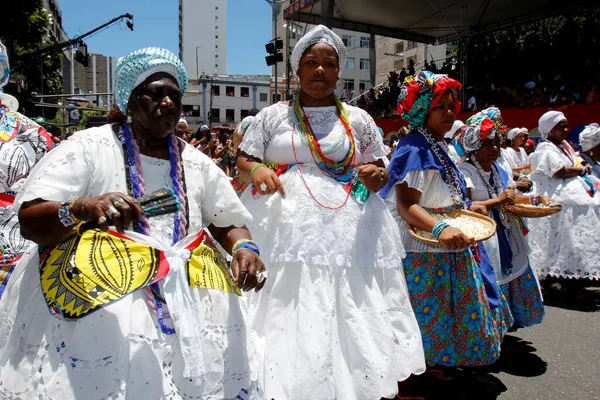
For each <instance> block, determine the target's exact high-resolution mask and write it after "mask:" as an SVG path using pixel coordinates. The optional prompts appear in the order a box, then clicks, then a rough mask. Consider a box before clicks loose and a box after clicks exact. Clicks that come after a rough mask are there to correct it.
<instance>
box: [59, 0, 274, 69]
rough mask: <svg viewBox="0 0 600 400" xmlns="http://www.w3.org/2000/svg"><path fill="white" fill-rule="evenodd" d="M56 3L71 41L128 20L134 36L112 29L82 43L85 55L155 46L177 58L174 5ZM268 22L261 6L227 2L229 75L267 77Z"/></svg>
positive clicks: (249, 0)
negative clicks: (118, 20)
mask: <svg viewBox="0 0 600 400" xmlns="http://www.w3.org/2000/svg"><path fill="white" fill-rule="evenodd" d="M58 3H59V6H60V8H61V10H62V16H63V28H64V29H65V31H66V32H67V35H68V36H69V37H70V38H73V36H76V35H80V34H82V33H85V32H88V31H91V30H92V29H94V28H96V27H97V26H100V25H102V24H104V23H106V22H108V21H110V20H111V19H113V18H115V17H118V16H119V15H121V14H126V13H130V14H133V16H134V31H133V32H131V31H130V30H129V29H128V28H127V27H126V26H125V23H124V22H122V23H119V24H116V25H113V26H111V27H110V28H108V29H105V30H103V31H100V32H98V33H96V34H94V36H92V37H90V38H88V39H85V42H86V44H87V46H88V52H92V53H101V54H104V55H106V56H114V57H117V58H118V57H122V56H124V55H126V54H128V53H129V52H131V51H133V50H136V49H140V48H143V47H149V46H156V47H164V48H166V49H169V50H171V51H172V52H174V53H175V54H179V2H178V1H177V0H87V1H81V0H58ZM271 21H272V20H271V6H270V5H269V4H267V2H266V1H264V0H228V3H227V41H228V43H227V73H228V74H249V75H250V74H267V75H268V74H270V73H271V68H270V67H267V65H266V64H265V55H266V51H265V43H267V42H268V41H269V40H271V35H272V25H271V24H272V22H271ZM188 72H189V71H188Z"/></svg>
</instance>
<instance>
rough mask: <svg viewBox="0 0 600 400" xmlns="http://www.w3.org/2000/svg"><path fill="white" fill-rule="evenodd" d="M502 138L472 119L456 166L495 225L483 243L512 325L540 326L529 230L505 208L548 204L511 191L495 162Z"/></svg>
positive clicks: (485, 120)
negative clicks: (530, 262) (511, 317)
mask: <svg viewBox="0 0 600 400" xmlns="http://www.w3.org/2000/svg"><path fill="white" fill-rule="evenodd" d="M503 139H504V136H503V133H502V131H499V130H497V129H496V125H494V123H493V122H492V121H491V120H490V119H488V118H475V119H473V120H472V121H471V123H470V124H469V125H468V126H467V127H466V128H465V129H464V130H463V131H462V133H461V134H460V136H459V140H460V142H461V146H462V148H463V149H464V150H465V152H466V153H467V154H469V156H468V158H467V160H466V161H465V162H462V163H460V164H458V167H459V168H460V170H461V172H462V173H463V174H464V175H465V178H466V180H467V186H468V188H467V196H468V197H469V198H470V199H471V200H472V201H473V202H474V203H475V204H481V205H484V206H486V207H487V209H488V214H489V217H490V218H493V219H494V220H495V221H496V230H497V232H496V234H495V235H494V236H492V237H491V238H490V239H488V240H486V241H485V242H484V245H485V248H486V250H487V253H488V255H489V257H490V260H491V262H492V265H493V267H494V271H495V275H496V281H497V283H498V287H499V289H500V290H501V291H502V294H503V295H504V297H505V299H506V301H507V302H508V304H509V306H510V312H511V314H512V316H513V318H514V326H515V327H527V326H531V325H534V324H538V323H540V322H541V321H542V319H543V317H544V304H543V302H542V296H541V291H540V287H539V284H538V281H537V279H536V277H535V274H534V273H533V271H532V269H531V267H530V265H529V260H528V255H529V252H530V250H529V246H528V244H527V239H526V238H525V235H526V234H527V229H526V227H525V225H524V223H523V221H522V220H521V219H520V218H517V217H514V216H512V215H510V214H508V213H507V212H506V211H505V210H504V209H503V208H502V206H503V205H506V204H515V203H525V204H530V203H532V202H533V203H535V202H542V203H545V204H548V203H549V202H550V200H549V199H548V198H546V197H544V196H537V197H535V196H532V197H530V196H523V195H520V194H517V193H516V191H515V186H516V185H515V182H514V181H513V179H512V178H511V176H510V171H505V170H504V169H502V167H500V165H498V164H497V160H498V158H499V157H500V149H501V146H502V141H503Z"/></svg>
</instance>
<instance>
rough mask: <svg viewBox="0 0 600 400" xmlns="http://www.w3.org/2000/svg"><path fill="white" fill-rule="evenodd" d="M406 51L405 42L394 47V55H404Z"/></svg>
mask: <svg viewBox="0 0 600 400" xmlns="http://www.w3.org/2000/svg"><path fill="white" fill-rule="evenodd" d="M403 51H404V42H398V43H396V44H395V45H394V54H398V53H402V52H403Z"/></svg>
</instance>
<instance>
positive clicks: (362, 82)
mask: <svg viewBox="0 0 600 400" xmlns="http://www.w3.org/2000/svg"><path fill="white" fill-rule="evenodd" d="M369 87H371V81H369V80H365V79H361V80H360V82H359V83H358V90H360V92H361V93H362V92H364V91H365V90H367V88H369Z"/></svg>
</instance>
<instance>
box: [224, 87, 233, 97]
mask: <svg viewBox="0 0 600 400" xmlns="http://www.w3.org/2000/svg"><path fill="white" fill-rule="evenodd" d="M225 96H227V97H233V96H235V86H225Z"/></svg>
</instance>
